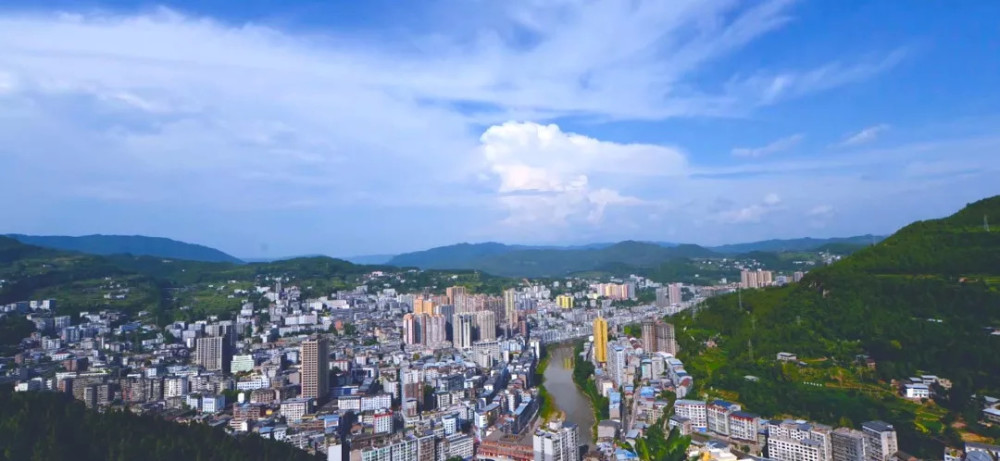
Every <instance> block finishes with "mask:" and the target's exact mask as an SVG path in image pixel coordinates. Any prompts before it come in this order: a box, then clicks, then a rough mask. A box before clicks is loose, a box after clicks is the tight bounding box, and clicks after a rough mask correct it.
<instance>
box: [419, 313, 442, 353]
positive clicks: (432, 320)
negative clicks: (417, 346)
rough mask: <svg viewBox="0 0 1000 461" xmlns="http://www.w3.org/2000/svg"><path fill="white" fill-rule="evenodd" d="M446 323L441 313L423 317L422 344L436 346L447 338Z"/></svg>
mask: <svg viewBox="0 0 1000 461" xmlns="http://www.w3.org/2000/svg"><path fill="white" fill-rule="evenodd" d="M447 330H448V323H447V322H446V320H445V318H444V316H443V315H440V314H434V315H428V316H426V319H425V326H424V328H423V332H424V335H425V336H424V338H423V340H424V342H423V344H425V345H427V346H430V347H436V346H440V345H441V344H442V343H444V342H445V341H447V340H448V334H447Z"/></svg>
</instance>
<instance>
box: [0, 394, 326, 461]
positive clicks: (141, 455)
mask: <svg viewBox="0 0 1000 461" xmlns="http://www.w3.org/2000/svg"><path fill="white" fill-rule="evenodd" d="M0 433H3V434H4V436H3V437H0V460H2V461H61V460H67V461H69V460H72V461H125V460H129V461H131V460H139V459H141V460H145V461H159V460H163V461H175V460H182V459H183V460H191V461H208V460H213V461H255V460H259V461H307V460H311V461H317V460H320V459H325V457H322V456H312V455H309V454H308V453H306V452H305V451H302V450H299V449H297V448H295V447H293V446H291V445H289V444H286V443H281V442H277V441H272V440H265V439H263V438H260V437H259V436H256V435H251V436H245V437H240V438H235V437H231V436H229V435H226V433H225V432H224V431H222V430H221V429H213V428H210V427H208V426H205V425H201V424H191V425H183V424H177V423H173V422H169V421H165V420H163V419H160V418H157V417H154V416H141V415H135V414H131V413H125V412H117V411H109V412H104V413H99V412H97V411H94V410H88V409H86V408H85V407H84V406H83V404H82V403H80V402H77V401H75V400H73V398H72V397H70V396H68V395H64V394H57V393H54V392H19V393H11V392H10V391H9V389H4V390H0Z"/></svg>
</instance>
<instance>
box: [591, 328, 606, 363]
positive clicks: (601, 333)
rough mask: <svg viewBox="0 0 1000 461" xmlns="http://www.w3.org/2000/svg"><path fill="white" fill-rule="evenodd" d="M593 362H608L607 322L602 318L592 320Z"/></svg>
mask: <svg viewBox="0 0 1000 461" xmlns="http://www.w3.org/2000/svg"><path fill="white" fill-rule="evenodd" d="M594 361H595V362H598V363H604V362H607V361H608V321H607V320H604V317H598V318H596V319H594Z"/></svg>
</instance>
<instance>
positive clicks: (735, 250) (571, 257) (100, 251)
mask: <svg viewBox="0 0 1000 461" xmlns="http://www.w3.org/2000/svg"><path fill="white" fill-rule="evenodd" d="M9 237H11V238H14V239H16V240H18V241H20V242H22V243H26V244H30V245H36V246H41V247H45V248H53V249H58V250H67V251H76V252H81V253H87V254H95V255H117V254H131V255H135V256H154V257H160V258H167V259H179V260H189V261H200V262H228V263H236V264H242V263H244V262H267V261H275V260H281V259H289V258H268V259H258V258H243V259H240V258H236V257H234V256H231V255H229V254H227V253H224V252H222V251H220V250H217V249H214V248H210V247H207V246H203V245H198V244H192V243H186V242H180V241H176V240H172V239H167V238H162V237H147V236H139V235H132V236H124V235H87V236H80V237H69V236H31V235H21V234H11V235H9ZM882 238H883V237H878V236H871V235H863V236H856V237H846V238H830V239H814V238H801V239H791V240H766V241H761V242H750V243H741V244H732V245H723V246H717V247H703V246H699V245H693V244H677V243H671V242H638V241H624V242H618V243H592V244H586V245H573V246H551V245H549V246H542V245H539V246H533V245H506V244H503V243H497V242H486V243H459V244H455V245H447V246H442V247H436V248H431V249H428V250H423V251H415V252H410V253H403V254H399V255H368V256H357V257H348V258H343V259H346V260H348V261H350V262H352V263H354V264H371V265H379V264H387V265H392V266H397V267H418V268H421V269H473V270H480V271H483V272H487V273H490V274H493V275H501V276H508V277H555V276H562V275H567V274H573V273H581V272H588V271H603V272H621V271H628V270H629V269H631V268H650V267H655V266H658V265H660V264H663V263H665V262H669V261H678V260H687V259H691V258H713V257H718V258H722V257H725V256H726V255H733V254H745V253H754V252H769V253H778V252H796V251H818V250H819V249H824V248H826V249H829V250H831V251H833V252H837V253H841V254H846V253H850V252H852V251H853V250H855V249H857V248H861V247H863V246H866V245H870V244H872V243H874V242H877V241H880V240H881V239H882Z"/></svg>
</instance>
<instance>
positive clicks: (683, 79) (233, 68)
mask: <svg viewBox="0 0 1000 461" xmlns="http://www.w3.org/2000/svg"><path fill="white" fill-rule="evenodd" d="M793 5H794V2H793V1H790V0H764V1H761V2H752V3H751V4H749V6H748V5H747V4H741V3H739V2H705V1H698V0H681V1H671V2H664V1H650V2H586V1H573V0H568V1H560V2H497V3H492V4H490V15H489V18H488V20H485V19H484V20H482V21H479V20H477V21H466V22H456V23H454V24H441V25H440V27H435V28H434V29H435V30H434V33H433V34H414V35H412V36H409V35H408V36H406V37H404V39H402V40H393V39H382V38H381V35H374V34H373V35H363V34H352V33H348V32H344V31H337V30H333V31H326V32H324V33H322V34H319V35H309V34H299V33H296V32H294V31H290V30H280V29H275V28H269V27H264V26H261V25H259V24H232V23H226V22H221V21H218V20H216V19H213V18H204V17H194V16H189V15H184V14H180V13H177V12H174V11H170V10H156V11H152V12H148V13H145V14H131V13H129V14H120V13H113V12H112V13H90V12H88V13H85V14H75V15H60V14H48V13H31V14H28V13H26V14H14V13H0V120H2V122H3V123H0V146H2V147H0V149H2V154H3V155H0V172H4V171H5V172H8V173H9V174H8V175H6V176H3V179H4V181H0V195H6V196H17V197H24V198H25V199H24V200H19V201H18V203H16V204H13V205H12V208H13V209H10V210H7V209H5V211H9V212H10V216H9V217H10V219H7V220H5V221H6V222H17V221H18V220H28V219H31V218H32V217H33V216H36V215H37V210H38V209H43V207H44V206H46V204H48V203H63V202H67V201H72V200H82V199H83V198H88V199H93V200H94V201H91V202H86V204H87V205H92V206H109V207H110V206H112V205H109V203H111V202H115V203H117V202H121V200H117V201H115V200H114V199H118V198H120V197H119V196H118V195H117V194H115V193H112V192H116V191H127V193H128V194H129V195H130V196H134V197H135V198H136V199H137V200H136V201H137V202H141V203H142V204H143V205H144V206H145V208H146V209H171V210H178V212H177V214H178V217H177V218H176V219H174V218H171V223H170V225H172V226H184V225H185V223H183V222H182V219H184V218H183V217H181V215H184V216H186V217H187V218H186V219H188V223H187V224H186V225H187V226H191V222H195V221H196V222H197V223H198V227H205V226H212V227H213V228H226V226H232V227H233V228H234V229H236V230H237V231H238V232H244V229H243V228H242V227H241V226H238V225H237V224H233V223H243V222H247V221H248V219H245V218H247V216H251V218H250V219H253V217H252V215H250V213H253V212H254V211H256V210H266V211H268V212H271V211H273V210H279V209H282V208H284V207H287V206H301V207H305V206H308V207H311V209H312V210H313V211H314V213H312V214H311V215H310V216H320V217H324V218H319V217H317V218H315V219H316V220H317V221H316V222H317V223H318V224H317V226H315V227H335V226H339V225H340V224H341V223H342V221H341V220H340V219H339V217H340V216H342V214H341V212H342V211H343V210H345V209H353V210H356V211H357V212H358V213H361V214H364V213H374V211H373V210H376V211H377V210H383V209H386V208H392V209H393V210H398V209H401V208H407V209H408V210H403V211H400V212H401V213H407V212H408V213H411V215H410V216H409V217H407V218H406V219H404V218H399V219H400V220H401V221H404V222H412V219H411V218H413V217H414V216H418V215H419V214H420V213H422V212H425V211H427V210H434V209H435V207H448V208H452V209H454V210H455V211H453V213H455V214H462V215H463V216H466V219H461V220H453V221H452V222H453V223H455V226H449V228H448V229H443V230H442V232H452V234H449V235H451V236H454V238H456V239H458V238H462V237H461V235H463V234H461V233H462V232H469V229H470V228H471V226H472V225H471V224H469V223H481V224H476V225H481V226H482V227H483V228H486V229H487V230H488V231H489V232H494V233H493V234H484V235H492V237H490V238H504V237H505V236H507V235H510V234H509V233H507V232H512V231H510V229H513V228H518V229H521V232H524V234H522V235H527V238H532V239H538V238H541V237H542V236H543V235H550V234H549V233H550V232H553V230H552V229H554V228H557V227H559V226H553V225H552V224H553V223H563V224H565V225H563V226H562V227H564V228H568V229H570V230H571V231H572V232H574V233H581V234H582V233H583V232H588V231H593V230H594V229H597V228H598V226H599V225H600V224H601V223H602V222H603V223H607V222H616V223H617V222H619V221H617V220H616V219H619V218H621V217H622V216H621V215H622V213H623V212H622V210H632V212H631V213H632V214H631V215H630V217H632V218H635V219H636V220H637V221H639V222H642V223H645V221H641V220H642V218H643V217H644V214H646V212H647V211H649V209H650V208H655V207H662V206H663V204H665V203H676V202H678V201H680V200H679V199H678V197H687V196H704V197H707V198H706V200H708V199H710V198H714V197H715V196H716V195H719V194H721V195H728V196H731V197H745V196H752V197H764V198H762V199H761V200H760V201H757V202H753V203H748V204H743V205H741V206H737V205H733V207H732V209H727V210H725V211H727V212H728V213H729V214H728V215H727V216H728V221H730V222H754V221H759V220H760V219H762V218H763V216H765V215H767V214H768V213H771V212H773V211H775V210H777V209H780V207H781V206H782V204H783V201H782V200H781V199H778V197H779V195H778V194H780V197H783V198H784V200H789V201H791V200H794V197H796V196H798V195H807V194H806V193H802V192H799V191H797V190H793V189H792V188H791V186H789V187H788V188H787V189H772V184H770V183H768V182H766V181H758V182H754V181H753V180H752V179H748V178H739V179H737V180H721V179H717V178H699V177H696V175H693V168H694V167H695V166H696V163H697V162H696V161H697V160H698V157H697V156H696V155H695V154H694V153H691V154H689V153H687V152H686V151H685V150H683V149H681V148H678V147H672V146H668V145H650V144H637V143H628V142H623V141H621V140H620V139H619V140H618V142H611V141H607V140H604V139H598V137H595V136H593V135H588V134H587V133H585V132H583V133H576V134H575V133H571V132H569V130H567V129H564V128H560V127H559V125H560V124H562V125H564V126H565V125H566V124H565V123H563V121H564V119H565V118H567V117H573V118H574V119H576V118H582V119H586V120H588V121H592V120H597V121H606V120H617V121H634V120H654V121H659V120H664V119H669V118H676V117H712V116H727V117H728V116H733V115H745V114H747V113H751V112H753V111H755V110H758V109H760V108H761V107H763V106H768V105H774V104H779V103H782V102H784V101H789V100H792V99H794V98H797V97H800V96H804V95H807V94H812V93H815V92H820V91H825V90H829V89H832V88H835V87H838V86H842V85H848V84H851V83H854V82H859V81H862V80H864V79H867V78H872V77H874V76H876V75H878V74H879V73H881V72H884V71H887V70H889V69H891V68H892V66H893V65H895V63H896V62H898V61H899V59H902V54H899V53H894V54H891V55H889V56H886V57H881V58H874V59H862V60H860V61H858V62H853V61H852V60H851V59H850V58H845V57H841V56H831V57H828V58H829V60H830V62H829V63H828V64H822V62H823V61H820V64H817V67H815V68H804V69H803V68H795V67H794V66H792V67H790V68H781V69H757V68H754V67H752V66H751V67H747V66H743V67H741V68H740V71H739V73H738V74H737V75H729V74H725V73H723V74H720V75H714V76H713V77H712V78H708V77H706V75H707V74H715V73H716V69H717V68H718V67H716V66H714V64H715V63H718V62H720V61H723V60H725V59H727V58H729V57H730V56H733V55H734V54H735V53H737V52H739V51H740V50H741V49H743V48H744V47H746V46H747V45H749V44H751V43H753V42H754V41H755V40H758V39H759V38H760V37H762V36H765V35H766V34H768V33H771V32H772V31H774V30H776V29H778V28H780V27H782V26H783V25H785V24H787V23H788V22H789V21H791V20H792V7H793ZM470 29H471V30H470ZM511 31H515V32H511ZM374 37H379V38H374ZM720 67H722V68H725V67H726V66H720ZM709 71H711V72H709ZM747 76H749V77H747ZM510 120H520V122H510V123H508V122H509V121H510ZM576 130H577V131H581V129H580V128H578V125H577V126H576ZM53 133H58V134H59V136H53ZM801 139H802V135H794V136H790V137H788V138H784V139H779V140H777V141H775V142H772V143H770V144H768V145H766V146H763V147H757V148H739V149H734V151H733V154H734V155H736V156H743V157H764V156H766V155H767V154H771V153H775V152H779V151H782V150H787V149H790V148H792V147H794V146H795V145H796V144H797V143H799V142H800V141H801ZM852 152H854V151H852ZM756 163H760V165H754V166H752V168H759V169H761V171H763V170H767V169H769V168H774V169H775V171H777V172H778V174H784V173H786V172H787V171H791V170H790V169H781V168H776V167H781V166H782V165H775V164H773V163H770V161H769V162H763V161H760V162H756ZM843 163H846V164H850V162H846V161H845V162H843ZM826 166H827V165H826V164H817V163H804V164H794V165H792V167H795V168H805V169H809V168H813V169H821V168H826ZM733 168H735V169H736V170H740V171H741V172H742V171H744V170H742V169H743V168H749V167H745V166H744V165H736V166H734V167H733ZM789 168H791V167H789ZM12 172H17V174H14V173H12ZM0 174H2V173H0ZM800 176H801V175H800ZM783 177H785V178H790V179H789V184H794V185H795V186H796V187H798V188H801V189H805V188H808V187H812V186H814V185H813V184H811V183H809V182H808V181H805V180H799V179H798V178H796V175H794V174H785V175H784V176H783ZM26 178H32V179H34V178H45V180H44V181H41V180H31V181H29V180H27V179H26ZM8 179H9V180H8ZM837 180H838V181H840V182H837V184H835V186H838V187H849V186H851V185H853V183H850V182H849V181H850V180H849V178H838V179H837ZM102 185H104V186H107V185H113V186H114V190H111V189H108V188H104V189H102V188H99V187H98V186H102ZM830 187H833V186H830ZM81 190H84V191H89V194H81V193H80V191H81ZM831 190H832V189H831ZM109 191H110V192H109ZM163 191H170V193H164V192H163ZM771 193H773V194H774V195H773V196H771V195H770V194H771ZM139 199H142V200H139ZM45 200H49V201H50V202H45ZM143 200H144V201H143ZM687 201H688V200H684V202H685V203H686V202H687ZM691 202H692V203H694V204H693V205H690V206H689V208H692V209H693V208H695V207H697V206H699V205H697V200H691ZM146 205H148V206H146ZM234 208H238V209H240V210H241V211H246V213H248V215H239V216H234V215H233V214H227V212H226V210H232V209H234ZM657 209H660V208H657ZM84 210H89V207H88V206H77V207H74V209H73V210H69V211H73V212H76V211H79V212H78V213H77V214H75V215H74V216H73V219H64V220H62V221H64V222H71V221H72V222H75V223H78V225H79V226H81V228H83V226H88V225H91V226H96V225H102V226H111V225H113V224H122V223H125V222H126V221H127V219H125V218H123V219H121V220H120V221H118V222H116V223H111V222H109V221H107V220H105V219H104V218H106V217H107V216H111V215H123V216H127V213H112V212H110V211H109V212H108V213H84V212H83V211H84ZM206 210H208V211H206ZM636 210H639V211H638V212H637V211H636ZM130 211H134V210H130ZM449 212H452V211H451V210H449ZM671 213H672V214H669V215H667V214H665V216H669V220H670V221H671V222H685V221H684V220H690V221H694V220H696V219H702V218H704V217H705V216H714V212H706V211H697V212H692V213H693V214H691V215H682V211H681V210H680V209H677V210H671ZM673 213H677V214H673ZM50 214H51V215H53V216H55V215H59V214H60V213H59V212H58V211H57V210H55V209H53V210H52V212H51V213H50ZM162 214H163V213H160V215H162ZM205 216H208V218H209V219H205ZM370 216H371V215H365V217H370ZM393 216H395V215H393ZM376 217H377V218H378V219H370V221H373V222H374V221H379V222H381V220H390V219H393V217H392V216H376ZM324 219H328V220H324ZM334 219H336V221H333V220H334ZM706 219H709V218H706ZM709 220H711V219H709ZM174 221H176V222H174ZM357 221H359V222H360V221H363V219H359V220H357ZM157 222H159V221H157ZM498 223H505V224H508V225H507V226H497V224H498ZM566 223H568V224H566ZM265 226H270V228H269V229H270V230H265ZM359 226H361V224H359ZM463 226H464V227H463ZM254 227H255V229H258V227H259V229H260V230H259V232H262V233H263V232H273V233H281V232H286V231H287V229H288V226H287V221H282V220H278V219H275V220H274V221H273V222H267V223H261V226H254ZM302 227H303V228H306V227H309V226H302ZM373 227H378V228H379V229H378V232H383V231H382V229H383V228H385V229H389V228H392V227H393V226H388V225H386V226H374V225H369V227H367V228H366V230H367V231H371V232H367V231H364V230H358V231H353V232H355V233H356V235H359V236H360V237H357V238H367V239H376V238H378V237H377V236H375V232H376V231H374V230H372V228H373ZM404 227H406V226H399V228H404ZM451 227H454V228H453V229H452V228H451ZM612 227H613V228H612ZM618 228H619V226H617V225H616V226H607V227H606V228H601V229H600V230H601V232H603V233H602V234H601V235H611V233H613V232H615V231H617V229H618ZM649 228H650V229H655V228H653V227H649ZM9 230H10V231H15V230H17V229H9ZM111 230H112V231H118V232H123V231H125V230H126V228H122V229H111ZM219 232H220V233H221V231H219ZM255 232H257V230H255ZM384 232H389V231H384ZM650 232H652V230H651V231H650ZM367 234H372V235H367ZM409 234H412V232H409V231H407V234H406V235H403V237H405V238H415V237H412V236H409ZM386 235H389V234H386ZM393 235H395V236H396V237H399V236H400V235H402V234H393ZM632 237H634V235H633V236H632ZM439 238H445V237H439ZM290 252H292V251H290Z"/></svg>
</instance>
